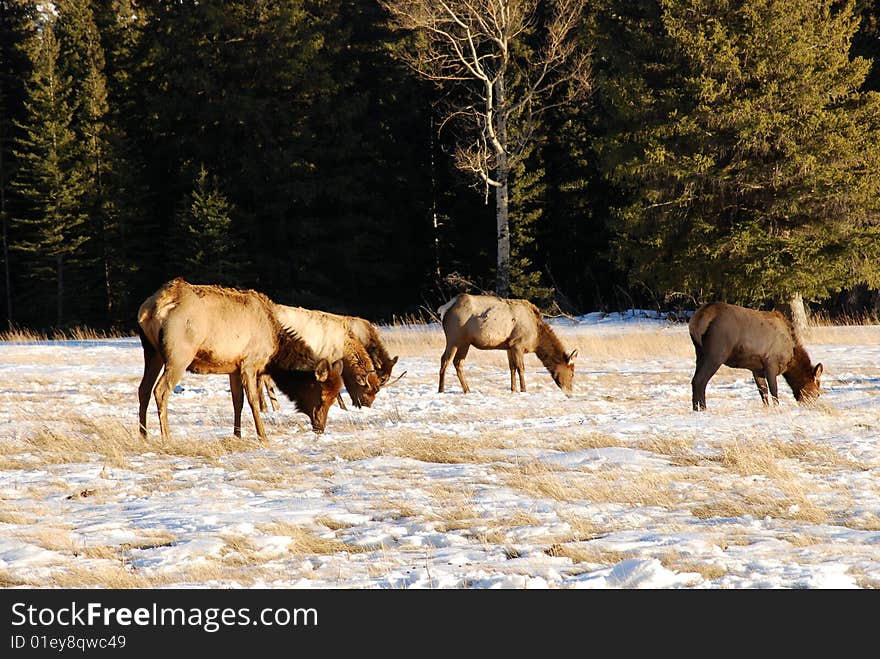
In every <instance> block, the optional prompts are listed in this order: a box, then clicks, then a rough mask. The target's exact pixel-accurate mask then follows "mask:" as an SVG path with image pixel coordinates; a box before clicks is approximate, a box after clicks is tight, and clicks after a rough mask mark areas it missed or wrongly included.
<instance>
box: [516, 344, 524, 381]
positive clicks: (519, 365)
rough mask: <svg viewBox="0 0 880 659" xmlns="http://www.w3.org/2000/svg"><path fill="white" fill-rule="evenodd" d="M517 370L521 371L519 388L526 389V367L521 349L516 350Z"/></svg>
mask: <svg viewBox="0 0 880 659" xmlns="http://www.w3.org/2000/svg"><path fill="white" fill-rule="evenodd" d="M516 370H517V372H518V373H519V390H520V391H525V390H526V375H525V373H526V369H525V365H524V364H523V353H522V351H521V350H517V351H516Z"/></svg>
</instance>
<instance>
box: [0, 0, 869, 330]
mask: <svg viewBox="0 0 880 659" xmlns="http://www.w3.org/2000/svg"><path fill="white" fill-rule="evenodd" d="M498 2H499V3H500V4H504V0H498ZM509 2H510V4H512V5H516V4H517V2H516V0H509ZM393 4H394V3H393V2H385V3H380V2H378V1H376V2H373V1H366V0H349V1H346V0H248V1H246V2H245V1H237V0H227V1H220V0H200V1H199V2H195V1H194V0H151V1H150V2H144V1H143V0H56V1H55V2H53V3H43V2H35V1H34V0H0V220H2V236H0V238H2V244H0V249H2V253H0V259H2V265H3V270H2V276H0V290H2V297H0V325H2V326H4V327H9V326H15V327H33V328H37V329H45V328H50V327H56V328H64V327H71V326H75V325H88V326H92V327H117V328H122V329H130V328H131V327H133V325H134V316H135V312H136V309H137V307H138V305H139V304H140V302H141V301H142V300H143V299H144V298H145V297H146V296H147V295H149V294H150V293H151V292H152V291H154V290H155V289H156V288H157V287H158V286H159V285H160V284H161V283H162V282H163V281H165V280H166V279H168V278H170V277H173V276H177V275H181V276H184V277H186V278H188V279H190V280H192V281H193V282H197V283H209V282H210V283H221V284H224V285H234V286H243V287H253V288H257V289H259V290H261V291H263V292H265V293H267V294H268V295H270V296H271V297H273V298H274V299H277V300H278V301H279V302H282V303H287V304H299V305H303V306H310V307H315V308H324V309H327V310H332V311H340V312H347V313H356V314H360V315H363V316H366V317H369V318H373V319H377V320H378V319H382V320H389V319H391V317H392V316H393V315H405V314H410V313H418V312H419V311H420V309H422V308H423V307H428V308H430V307H434V306H436V304H437V303H438V302H439V301H440V300H441V298H443V297H444V296H445V295H448V294H449V293H451V292H453V291H454V290H458V289H460V288H461V287H462V286H470V287H471V288H472V289H482V290H493V289H494V288H495V276H496V263H497V262H498V260H497V258H496V257H497V254H496V247H497V244H498V240H497V238H498V236H497V235H496V208H495V204H494V202H493V201H491V200H490V202H489V203H488V204H487V203H486V195H485V193H484V191H481V190H475V189H474V185H473V183H474V181H473V177H472V176H468V174H467V172H465V171H462V170H461V169H459V168H457V167H456V160H455V158H454V153H455V150H456V147H457V141H456V138H457V137H458V136H457V135H456V134H455V133H454V132H453V131H452V130H450V129H449V128H450V126H448V125H445V124H441V120H442V118H443V117H444V116H445V115H444V114H443V113H442V111H441V108H444V107H448V106H449V103H448V102H449V101H450V100H455V99H454V98H452V99H451V96H450V95H452V96H454V95H455V94H456V91H455V89H454V87H453V89H452V90H450V89H449V88H448V87H443V88H441V87H438V86H435V85H434V84H432V82H431V81H430V80H426V79H424V78H421V77H419V76H417V75H416V74H414V72H413V71H412V70H411V69H409V68H408V67H407V64H406V56H407V55H410V56H411V54H412V53H413V52H414V48H415V49H417V48H418V46H419V43H420V39H423V36H421V35H419V34H418V33H417V32H408V31H406V30H402V29H399V26H395V24H394V23H393V22H392V21H391V20H390V17H389V14H388V12H387V6H389V5H393ZM484 4H485V5H486V6H491V5H492V3H489V2H487V3H484ZM528 4H529V6H535V7H537V8H539V10H538V11H536V12H534V15H533V16H531V19H530V20H529V21H527V22H526V24H525V25H526V27H527V28H528V29H527V33H526V38H523V39H522V40H520V41H519V42H517V44H516V49H517V50H516V51H515V55H516V57H517V58H519V59H518V61H519V62H528V61H536V62H537V61H538V60H539V59H540V58H539V57H538V54H539V51H540V50H541V48H542V47H543V46H542V42H541V40H540V34H541V32H540V30H541V27H542V25H543V24H544V23H542V21H544V22H546V21H548V20H549V19H548V18H547V17H548V16H551V15H552V12H550V11H549V9H548V6H549V5H547V3H534V2H531V3H528ZM551 4H552V3H551ZM577 4H579V3H577ZM578 11H579V12H581V13H582V17H581V19H580V20H579V21H578V27H577V29H576V30H574V31H572V32H571V35H572V37H573V38H575V39H577V40H578V41H579V44H578V46H579V48H580V50H581V51H582V52H589V53H590V58H589V67H590V72H589V73H590V79H591V89H590V94H589V97H588V98H587V99H586V100H583V99H582V100H579V101H578V102H577V103H574V104H566V103H562V102H560V103H551V105H552V107H551V108H550V109H548V110H547V111H546V112H543V113H542V114H540V116H538V115H535V116H534V117H533V118H532V119H531V121H532V123H530V127H529V130H530V142H529V145H528V148H527V149H524V150H523V151H522V152H520V153H519V159H518V161H517V162H516V164H515V166H514V167H512V168H511V170H510V171H509V172H507V174H506V176H507V182H508V188H509V189H508V195H509V200H510V201H509V203H510V206H509V233H510V258H509V263H510V291H511V294H512V295H514V296H517V297H527V298H530V299H532V300H533V301H535V302H536V303H538V304H540V305H542V306H544V307H545V308H548V309H550V308H559V309H561V310H563V311H565V312H585V311H592V310H599V309H604V310H614V309H620V308H625V307H627V306H630V305H652V306H653V305H656V306H663V307H670V306H678V305H682V306H690V307H692V306H693V305H694V304H696V303H697V302H701V301H707V300H710V299H727V300H728V301H733V302H740V303H747V304H750V305H754V306H767V305H770V304H773V303H777V302H780V301H782V300H785V299H787V298H788V297H790V296H792V295H795V294H800V295H803V297H804V299H806V300H808V301H810V302H811V303H813V304H814V306H824V307H825V308H827V309H829V310H832V311H836V310H840V311H847V312H849V313H858V312H863V311H867V312H875V311H876V310H877V308H878V300H877V294H876V288H877V287H878V284H880V277H878V274H880V268H878V266H877V264H878V262H880V261H878V257H880V254H878V252H880V236H878V226H880V225H878V219H880V212H878V211H880V174H878V173H877V168H876V163H877V162H878V160H880V159H878V156H880V100H878V99H880V97H878V95H877V93H876V91H875V90H877V89H880V73H878V71H880V68H878V65H877V64H876V63H875V61H874V58H875V57H876V55H878V52H877V51H878V46H877V44H878V43H880V41H878V38H880V27H878V25H880V6H878V3H876V2H869V1H867V0H862V1H861V2H856V3H846V2H832V1H831V0H817V2H810V3H802V2H799V1H798V0H775V1H771V0H746V2H732V1H731V2H726V1H722V2H716V3H711V5H707V4H706V3H703V2H696V1H695V0H594V1H593V2H589V3H586V5H585V6H584V7H583V8H578ZM585 65H586V64H585ZM523 71H525V72H524V73H522V74H518V75H517V76H510V77H509V78H508V80H507V81H506V82H505V84H506V85H507V90H506V91H507V92H509V94H510V95H511V97H515V95H516V93H517V91H518V89H517V85H523V87H522V89H525V85H527V84H528V83H529V76H528V73H527V71H526V70H524V69H523ZM551 82H552V83H553V84H552V85H550V87H549V89H552V90H553V91H552V93H553V94H556V95H558V98H557V99H556V100H560V99H561V98H562V97H563V96H565V94H566V89H565V81H564V80H558V81H551ZM551 100H553V99H551ZM459 164H461V162H459ZM463 282H464V283H463ZM554 305H556V306H555V307H554Z"/></svg>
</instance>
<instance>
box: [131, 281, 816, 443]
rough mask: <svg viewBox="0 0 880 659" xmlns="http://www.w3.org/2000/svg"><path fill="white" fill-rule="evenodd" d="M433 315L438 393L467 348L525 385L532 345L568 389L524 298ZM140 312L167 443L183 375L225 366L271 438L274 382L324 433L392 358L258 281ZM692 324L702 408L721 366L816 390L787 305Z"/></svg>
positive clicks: (157, 296)
mask: <svg viewBox="0 0 880 659" xmlns="http://www.w3.org/2000/svg"><path fill="white" fill-rule="evenodd" d="M438 315H439V317H440V322H441V325H442V327H443V332H444V334H445V337H446V348H445V350H444V351H443V355H442V357H441V359H440V376H439V385H438V391H439V392H441V393H442V392H443V390H444V380H445V376H446V369H447V367H448V365H449V362H450V361H451V362H452V364H453V366H454V367H455V373H456V375H457V376H458V381H459V383H460V384H461V389H462V391H463V392H464V393H468V392H469V391H470V387H469V386H468V383H467V379H466V378H465V375H464V370H463V364H464V360H465V358H466V357H467V354H468V350H469V349H470V348H471V347H472V346H473V347H475V348H477V349H479V350H505V351H506V352H507V361H508V366H509V368H510V390H511V391H513V392H516V391H517V388H518V390H519V391H522V392H524V391H526V381H525V373H524V368H523V355H525V354H527V353H530V352H531V353H534V354H535V356H537V358H538V359H539V360H540V361H541V363H542V364H543V365H544V366H545V368H546V369H547V371H548V372H549V374H550V376H551V377H552V379H553V381H554V382H555V383H556V385H557V386H558V387H559V388H560V389H561V390H562V391H563V392H564V393H565V394H566V395H569V396H570V395H571V393H572V390H573V383H574V358H575V357H576V356H577V350H571V351H567V350H566V349H565V348H564V347H563V345H562V342H561V341H560V340H559V338H558V337H557V336H556V334H555V333H554V332H553V329H552V328H551V327H550V326H549V325H548V324H547V323H546V322H545V321H544V320H543V318H542V315H541V312H540V311H539V310H538V308H537V307H535V306H534V305H533V304H532V303H531V302H528V301H526V300H520V299H504V298H499V297H494V296H490V295H469V294H466V293H463V294H460V295H457V296H455V297H454V298H453V299H452V300H450V301H449V302H447V303H446V304H444V305H443V306H442V307H440V309H438ZM137 320H138V328H139V335H140V340H141V345H142V347H143V352H144V373H143V377H142V378H141V383H140V386H139V387H138V403H139V409H138V419H139V427H140V433H141V435H143V436H144V437H145V436H146V434H147V408H148V407H149V402H150V397H151V396H152V397H154V398H155V401H156V408H157V410H158V415H159V430H160V433H161V437H162V439H163V440H165V439H168V438H169V437H170V433H169V428H168V399H169V397H170V395H171V393H172V392H173V390H174V388H175V386H176V385H177V383H178V382H179V381H180V379H181V378H182V377H183V374H184V372H187V371H189V372H191V373H202V374H218V375H227V376H228V377H229V390H230V393H231V395H232V410H233V426H232V427H233V434H234V435H235V436H236V437H241V411H242V407H243V405H244V399H245V398H247V401H248V405H249V406H250V409H251V413H252V415H253V419H254V426H255V428H256V432H257V436H258V437H259V439H260V441H261V442H263V443H266V442H267V438H266V431H265V428H264V426H263V422H262V419H261V416H260V412H261V411H263V412H265V411H266V409H267V404H266V400H265V399H266V397H268V398H269V401H270V403H271V405H272V407H273V409H276V410H277V409H278V408H279V405H278V399H277V397H276V394H275V388H276V387H277V388H278V389H279V390H280V391H281V392H282V393H283V394H284V395H285V396H286V397H287V398H289V399H290V400H291V401H292V402H293V404H294V406H295V408H296V410H297V411H298V412H301V413H303V414H305V415H307V416H308V418H309V421H310V422H311V426H312V430H314V431H315V432H316V433H320V432H323V431H324V429H325V427H326V425H327V417H328V413H329V410H330V407H331V406H332V405H333V404H334V403H338V404H339V405H340V407H342V408H343V409H345V402H344V400H343V398H342V394H341V392H342V388H343V387H345V390H346V392H347V394H348V396H349V398H350V399H351V402H352V404H353V405H355V406H356V407H370V406H372V404H373V401H374V400H375V398H376V395H377V394H378V393H379V391H380V390H381V389H382V387H384V386H386V385H387V384H388V383H389V380H390V378H391V371H392V369H393V368H394V366H395V364H396V363H397V360H398V358H397V357H396V356H395V357H391V356H390V355H389V354H388V351H387V350H386V348H385V346H384V345H383V343H382V341H381V339H380V337H379V333H378V331H377V329H376V327H375V326H374V325H373V324H372V323H370V322H369V321H367V320H365V319H363V318H359V317H356V316H346V315H338V314H332V313H328V312H325V311H320V310H314V309H305V308H303V307H292V306H287V305H283V304H277V303H275V302H273V301H272V300H270V299H269V298H268V297H267V296H266V295H264V294H263V293H260V292H257V291H254V290H241V289H236V288H225V287H222V286H215V285H197V284H190V283H188V282H186V281H184V280H183V279H181V278H179V277H178V278H176V279H173V280H171V281H169V282H167V283H165V284H164V285H163V286H161V287H160V288H159V290H157V291H156V292H155V293H153V294H152V295H151V296H150V297H148V298H147V299H146V300H145V301H144V303H143V304H142V305H141V306H140V309H139V310H138V316H137ZM688 329H689V333H690V337H691V340H692V342H693V345H694V351H695V353H696V367H695V370H694V376H693V380H692V382H691V387H692V393H693V409H694V410H697V411H699V410H704V409H705V408H706V385H707V383H708V381H709V379H710V378H711V377H712V376H713V375H714V374H715V373H716V372H717V371H718V369H719V368H720V367H721V365H722V364H724V365H727V366H729V367H731V368H743V369H748V370H750V371H752V374H753V376H754V379H755V383H756V385H757V387H758V392H759V393H760V395H761V399H762V400H763V402H764V404H765V405H769V404H770V401H771V400H772V401H773V402H774V403H778V402H779V401H778V395H777V393H778V391H777V382H776V380H777V377H779V376H781V377H782V378H784V379H785V381H786V382H787V383H788V385H789V386H790V387H791V390H792V392H793V393H794V397H795V399H796V400H797V401H798V402H800V403H806V402H809V401H811V400H814V399H815V398H817V397H818V396H819V393H820V391H821V388H820V377H821V375H822V364H816V365H813V364H812V363H811V361H810V358H809V356H808V355H807V352H806V350H805V349H804V347H803V345H802V344H801V342H800V340H799V338H798V337H797V334H796V333H795V331H794V329H793V327H792V325H791V323H790V322H789V321H788V320H787V319H786V318H785V317H784V316H783V315H782V314H780V313H778V312H775V311H772V312H771V311H756V310H753V309H747V308H745V307H739V306H735V305H731V304H724V303H710V304H706V305H703V306H702V307H700V308H699V309H697V311H696V312H695V313H694V315H693V316H692V318H691V320H690V322H689V324H688ZM264 391H265V397H264Z"/></svg>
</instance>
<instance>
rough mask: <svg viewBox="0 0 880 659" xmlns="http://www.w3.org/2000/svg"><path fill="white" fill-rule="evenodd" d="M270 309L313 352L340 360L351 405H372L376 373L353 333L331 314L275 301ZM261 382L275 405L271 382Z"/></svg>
mask: <svg viewBox="0 0 880 659" xmlns="http://www.w3.org/2000/svg"><path fill="white" fill-rule="evenodd" d="M274 309H275V316H276V317H277V318H278V321H279V322H280V323H281V325H282V326H283V327H286V328H290V329H292V330H293V331H294V332H296V334H297V335H298V336H300V337H301V338H302V340H303V341H304V342H305V343H306V345H307V346H309V348H311V349H312V351H313V352H314V353H315V355H317V356H318V357H324V358H326V359H327V360H329V361H331V362H333V361H336V360H337V359H341V360H342V380H343V382H344V383H345V389H346V391H348V395H349V396H350V397H351V401H352V402H353V403H354V404H355V406H357V407H370V406H372V404H373V401H374V400H375V399H376V394H378V393H379V388H380V386H381V385H380V382H379V375H378V373H377V372H376V369H375V368H374V366H373V361H372V360H371V359H370V356H369V354H368V353H367V350H366V348H365V347H364V345H363V344H362V343H361V342H360V341H359V340H358V338H357V337H356V336H355V335H354V334H352V333H351V332H350V331H348V330H347V329H346V328H345V326H344V325H343V324H342V323H341V322H340V321H339V320H338V319H337V318H336V317H334V316H333V315H332V314H326V313H324V312H322V311H315V310H313V309H305V308H303V307H290V306H287V305H284V304H276V305H275V306H274ZM264 384H265V387H266V392H267V394H268V396H269V399H270V400H271V401H272V406H273V407H274V408H275V409H277V400H276V398H275V392H274V391H273V389H272V385H271V383H270V382H269V380H268V379H264ZM338 401H339V406H340V407H342V408H343V409H345V404H344V403H343V402H342V396H341V395H340V396H339V397H338ZM260 404H261V409H265V402H264V401H263V398H262V395H261V396H260Z"/></svg>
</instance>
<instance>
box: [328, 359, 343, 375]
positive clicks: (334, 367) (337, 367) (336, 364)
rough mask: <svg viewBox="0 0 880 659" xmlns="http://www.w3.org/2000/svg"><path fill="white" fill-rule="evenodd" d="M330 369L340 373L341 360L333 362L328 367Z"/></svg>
mask: <svg viewBox="0 0 880 659" xmlns="http://www.w3.org/2000/svg"><path fill="white" fill-rule="evenodd" d="M330 370H331V371H333V372H334V373H335V374H336V375H341V374H342V360H341V359H337V360H336V361H335V362H333V365H332V366H331V367H330Z"/></svg>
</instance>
